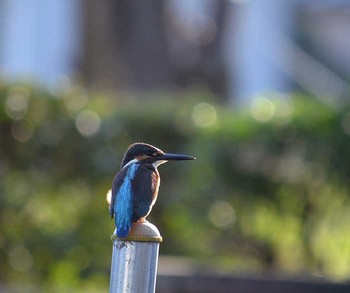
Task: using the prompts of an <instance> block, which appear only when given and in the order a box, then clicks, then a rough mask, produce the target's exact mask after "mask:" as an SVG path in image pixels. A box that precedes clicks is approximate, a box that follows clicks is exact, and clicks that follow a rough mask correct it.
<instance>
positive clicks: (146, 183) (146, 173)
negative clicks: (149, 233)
mask: <svg viewBox="0 0 350 293" xmlns="http://www.w3.org/2000/svg"><path fill="white" fill-rule="evenodd" d="M158 179H159V177H158V172H157V170H155V168H154V167H153V166H148V167H146V166H144V165H140V168H139V170H138V172H136V175H135V180H134V181H133V184H132V189H133V194H134V200H133V208H134V217H133V222H137V221H138V220H139V219H140V218H143V217H145V216H147V215H148V214H149V212H150V211H151V208H152V205H153V203H154V202H153V201H154V198H155V197H156V196H157V192H158V185H159V184H158ZM140 183H141V184H140Z"/></svg>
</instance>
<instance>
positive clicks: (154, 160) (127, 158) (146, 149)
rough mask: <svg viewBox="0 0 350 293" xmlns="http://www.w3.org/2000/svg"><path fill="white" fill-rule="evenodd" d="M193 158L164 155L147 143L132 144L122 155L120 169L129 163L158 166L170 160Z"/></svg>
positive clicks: (190, 158) (190, 157)
mask: <svg viewBox="0 0 350 293" xmlns="http://www.w3.org/2000/svg"><path fill="white" fill-rule="evenodd" d="M194 159H195V157H192V156H187V155H179V154H170V153H164V152H163V151H162V150H160V149H159V148H157V147H155V146H153V145H150V144H147V143H141V142H137V143H133V144H132V145H130V146H129V147H128V149H127V150H126V152H125V154H124V158H123V160H122V164H121V166H120V168H123V167H124V166H125V165H127V164H129V163H131V162H139V161H141V162H143V163H148V164H153V165H155V166H158V165H160V164H162V163H165V162H167V161H170V160H177V161H180V160H194Z"/></svg>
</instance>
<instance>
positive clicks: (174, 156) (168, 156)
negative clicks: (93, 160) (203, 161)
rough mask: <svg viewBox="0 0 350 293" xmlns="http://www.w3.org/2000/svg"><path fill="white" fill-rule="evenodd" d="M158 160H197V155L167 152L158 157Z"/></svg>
mask: <svg viewBox="0 0 350 293" xmlns="http://www.w3.org/2000/svg"><path fill="white" fill-rule="evenodd" d="M157 159H158V160H164V161H185V160H195V159H196V158H195V157H192V156H187V155H179V154H169V153H165V154H164V155H162V156H160V157H157Z"/></svg>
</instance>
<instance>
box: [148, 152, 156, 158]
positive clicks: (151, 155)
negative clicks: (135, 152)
mask: <svg viewBox="0 0 350 293" xmlns="http://www.w3.org/2000/svg"><path fill="white" fill-rule="evenodd" d="M146 155H147V156H149V157H154V156H156V153H154V152H152V151H147V152H146Z"/></svg>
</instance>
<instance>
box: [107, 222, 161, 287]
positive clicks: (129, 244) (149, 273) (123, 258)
mask: <svg viewBox="0 0 350 293" xmlns="http://www.w3.org/2000/svg"><path fill="white" fill-rule="evenodd" d="M112 241H113V252H112V264H111V278H110V291H109V292H110V293H116V292H118V293H153V292H155V288H156V275H157V267H158V253H159V243H160V242H162V237H161V236H160V233H159V231H158V229H157V227H156V226H154V225H153V224H151V223H149V222H147V221H144V222H137V223H134V224H133V225H132V227H131V230H130V233H129V235H128V236H127V237H126V238H118V237H117V235H116V231H115V232H114V234H113V235H112Z"/></svg>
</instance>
